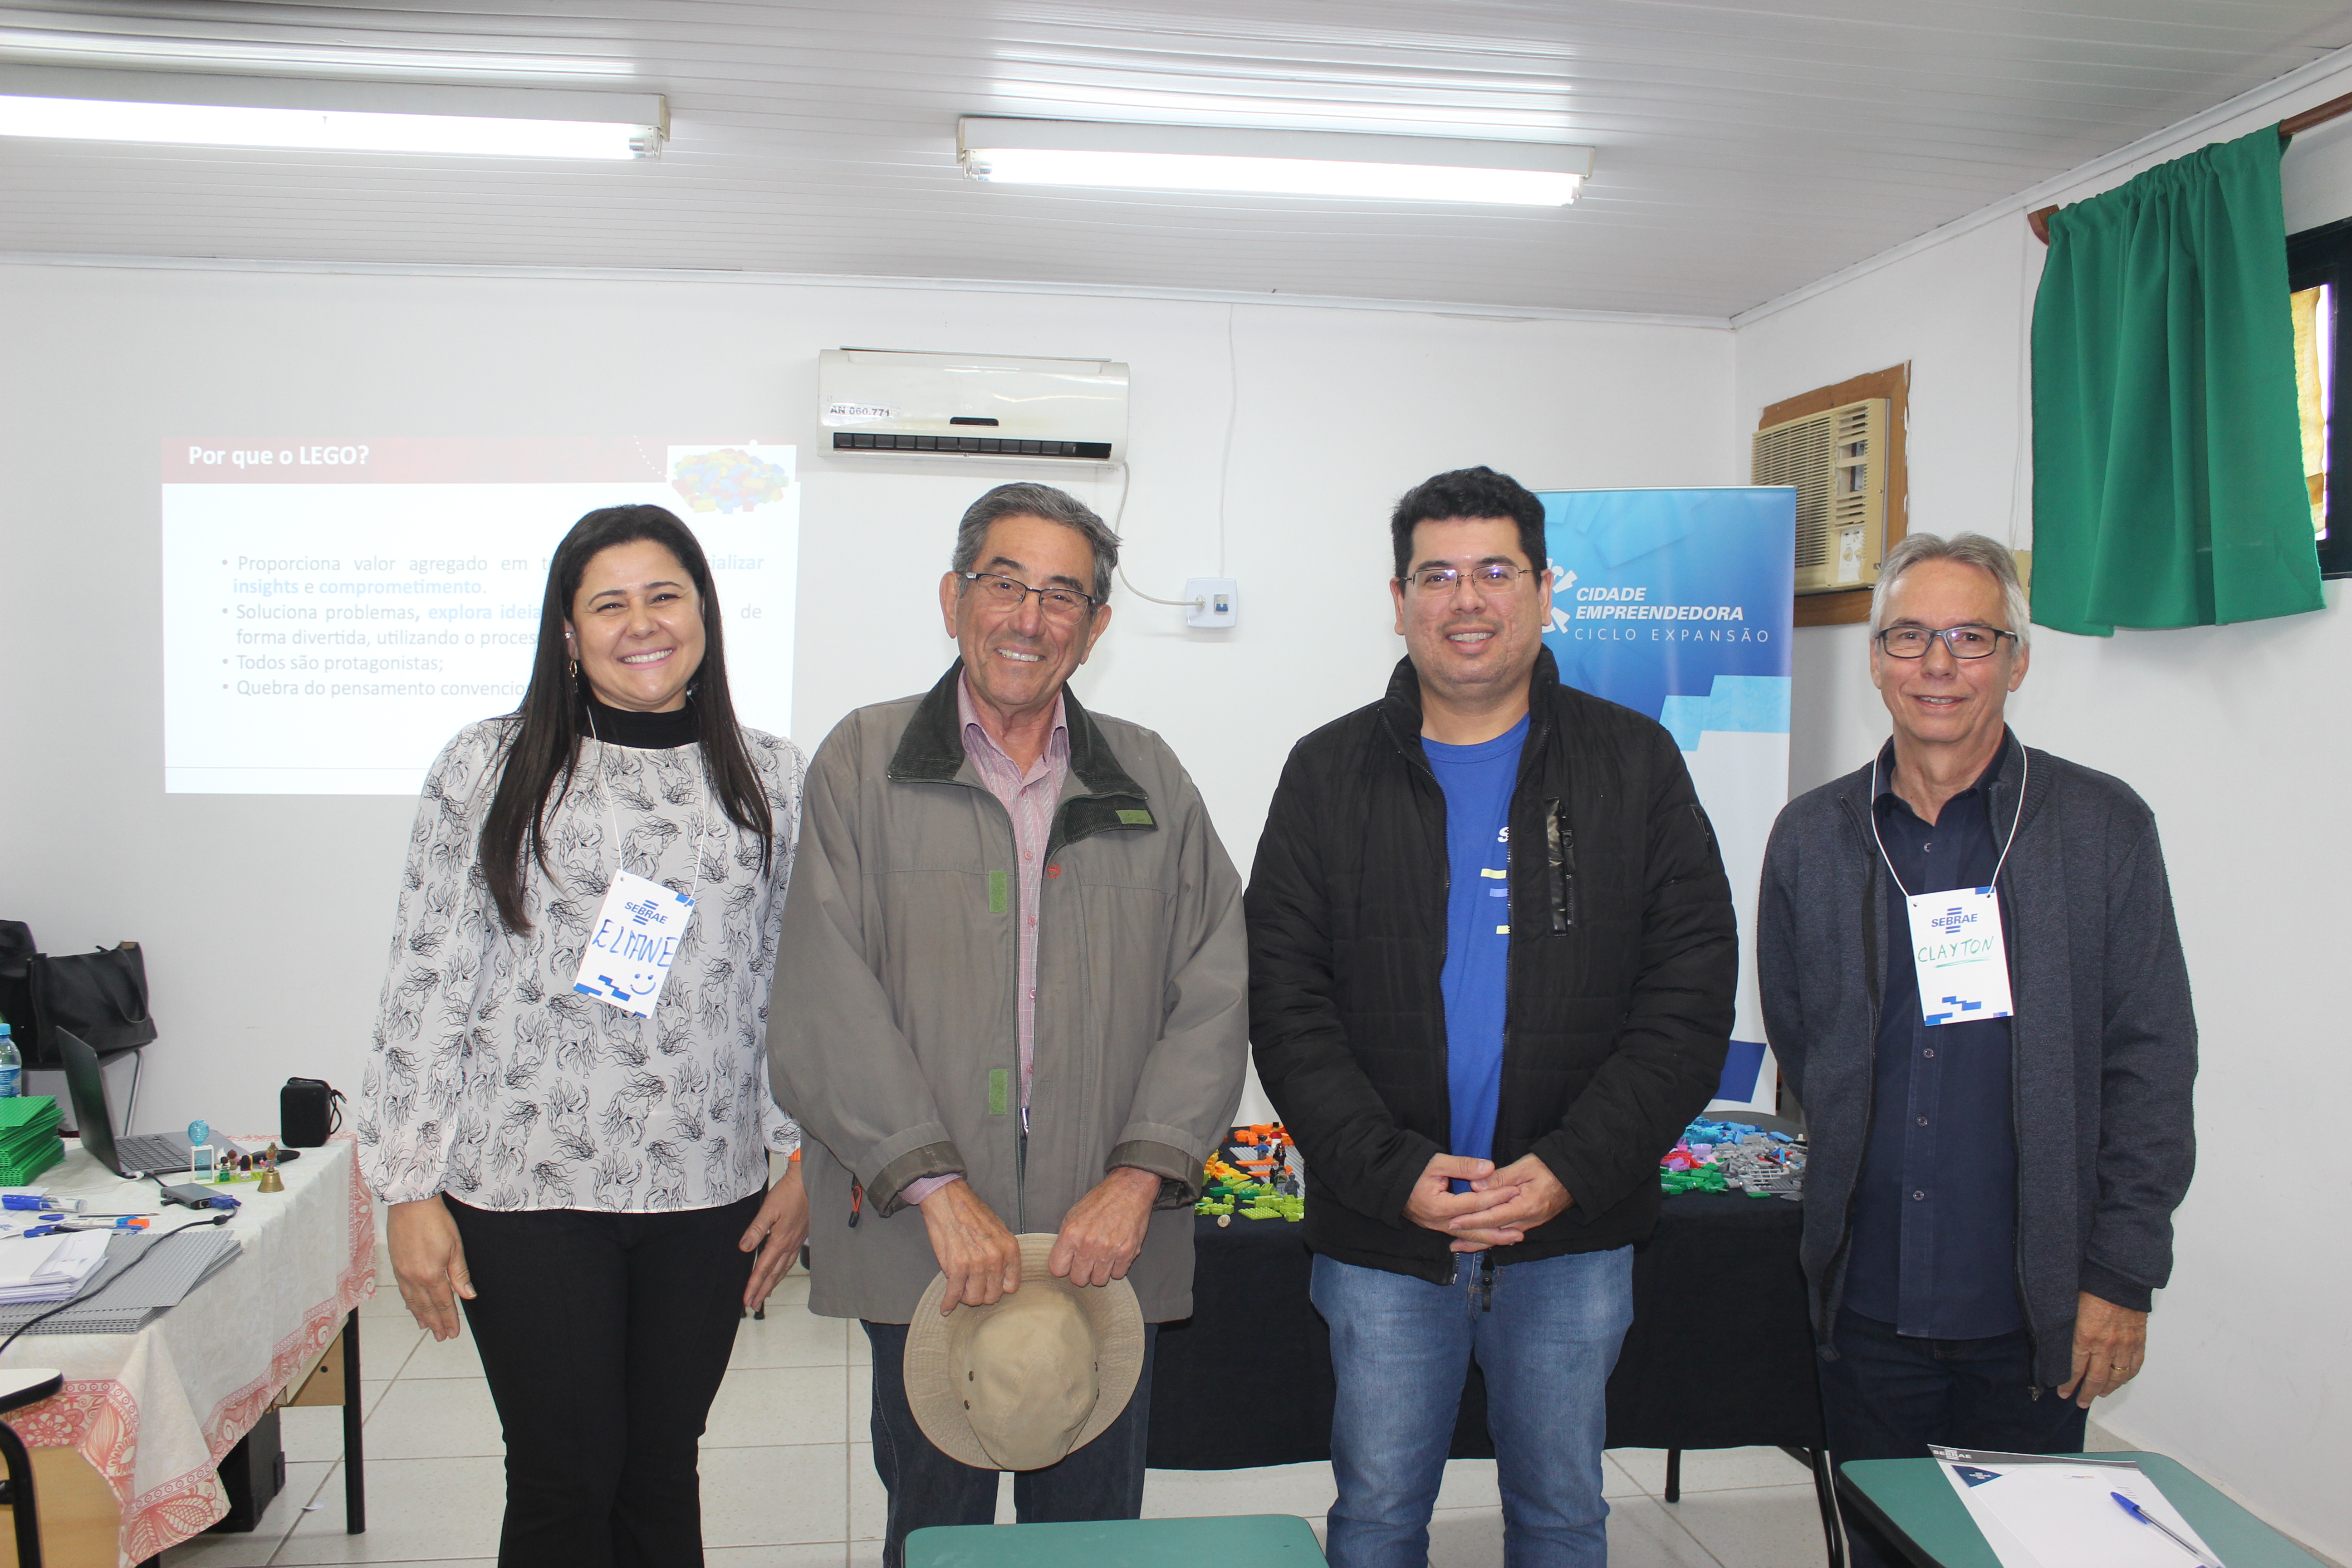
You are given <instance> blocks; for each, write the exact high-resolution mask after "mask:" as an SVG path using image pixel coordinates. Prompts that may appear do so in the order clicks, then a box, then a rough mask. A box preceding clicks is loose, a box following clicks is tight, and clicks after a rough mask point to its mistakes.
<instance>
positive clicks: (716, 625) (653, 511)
mask: <svg viewBox="0 0 2352 1568" xmlns="http://www.w3.org/2000/svg"><path fill="white" fill-rule="evenodd" d="M640 540H650V541H652V542H654V543H656V544H658V545H660V546H661V547H662V548H664V549H665V550H667V551H668V552H670V553H671V554H672V555H675V556H677V561H678V564H679V565H681V566H683V567H685V568H686V570H687V574H688V576H690V577H692V578H693V579H694V587H695V592H697V593H698V594H700V595H702V638H703V642H702V665H701V668H698V669H697V670H696V671H695V672H694V679H693V681H692V683H691V684H690V685H689V686H688V688H687V689H688V692H689V693H690V694H691V695H690V700H691V702H692V704H693V708H694V727H695V739H696V740H697V741H698V742H700V743H701V746H702V760H703V765H704V767H705V768H706V769H707V770H708V772H709V778H710V784H711V788H712V790H713V792H714V793H715V794H717V795H718V796H719V805H720V806H721V807H722V808H724V809H725V811H726V813H727V816H728V819H729V820H730V821H731V822H733V823H734V824H735V825H736V826H738V827H740V828H741V829H743V831H744V832H746V833H749V834H751V835H753V836H755V837H758V839H759V840H760V869H761V871H762V872H765V871H766V870H767V868H768V858H769V853H770V850H771V847H772V845H771V842H770V841H771V839H772V836H773V834H774V832H775V819H774V817H773V816H771V815H770V813H769V810H768V796H767V792H766V791H765V790H763V789H761V787H760V775H759V773H757V772H755V771H754V770H753V769H752V766H751V753H750V752H747V751H745V750H744V749H743V734H742V731H740V730H739V729H737V728H736V725H735V703H734V700H733V699H732V698H730V696H729V695H728V692H727V658H726V653H725V649H724V648H723V647H721V646H720V640H719V638H720V630H721V619H722V618H721V616H719V593H718V590H717V589H716V588H714V587H713V586H712V585H711V582H710V563H709V561H708V560H707V559H705V558H704V556H703V553H702V546H701V545H700V544H699V543H698V542H696V540H695V537H694V535H693V533H692V532H690V531H688V528H687V526H686V524H684V523H682V522H680V521H678V520H677V518H676V517H675V516H673V515H672V514H671V513H669V512H667V511H666V510H663V509H662V508H660V507H657V506H608V507H600V508H598V509H597V510H594V511H592V512H590V513H589V514H588V515H587V516H586V517H583V518H582V519H581V520H580V521H578V522H576V523H573V524H572V531H571V532H569V533H567V534H565V535H564V536H563V542H562V543H561V544H559V545H557V546H556V547H555V558H554V559H553V560H552V561H551V562H550V563H549V564H548V569H547V597H546V598H545V599H544V600H543V601H541V605H540V610H539V650H538V652H537V653H535V654H533V655H532V656H531V661H530V688H529V689H527V690H525V691H524V692H523V694H522V706H521V707H520V708H518V709H516V710H514V711H513V712H512V713H510V714H509V715H507V717H509V719H514V720H519V721H520V722H519V723H517V724H516V725H514V727H513V728H512V729H511V730H509V731H508V735H507V742H506V745H505V749H504V752H503V753H502V755H501V757H500V767H499V792H498V794H497V795H496V796H495V797H493V798H492V800H491V801H490V813H489V816H488V817H486V818H485V819H484V820H483V822H482V837H481V839H480V846H481V856H482V879H483V880H484V881H486V882H488V884H489V888H490V897H491V898H493V899H495V900H498V905H499V919H500V920H502V921H505V922H506V927H507V929H508V930H509V931H529V930H530V918H529V917H528V916H526V915H525V914H524V913H523V909H522V889H523V879H524V875H525V868H524V858H525V857H526V856H528V857H529V858H530V859H533V860H536V861H538V862H539V867H540V869H541V870H542V871H549V874H550V875H553V873H552V871H550V870H549V867H548V864H547V846H546V844H545V843H544V842H543V841H542V840H541V836H540V834H541V825H542V824H543V823H544V822H545V820H546V817H547V813H548V810H549V804H548V798H547V797H548V793H549V792H550V791H551V790H554V789H555V787H556V781H557V778H558V777H559V775H560V776H561V778H562V785H563V787H562V791H560V792H558V793H557V794H556V797H555V799H556V803H557V804H559V805H560V804H562V799H563V796H564V795H567V794H569V793H570V792H571V789H572V770H573V769H575V768H577V767H578V766H579V765H580V738H581V736H582V735H583V733H585V732H586V730H585V726H584V724H583V716H584V715H585V714H586V712H587V678H586V677H585V676H580V675H575V674H573V673H572V670H571V669H570V668H569V666H570V665H571V663H572V658H571V655H570V654H569V653H567V652H566V651H565V650H564V646H563V623H564V622H565V621H567V620H569V619H570V618H571V616H572V599H573V597H574V596H575V595H578V594H579V592H580V579H581V578H582V577H583V576H585V575H586V574H587V571H588V563H589V562H591V561H593V560H594V559H595V558H596V556H597V555H598V553H599V552H603V551H606V550H610V549H611V548H612V547H613V546H614V545H616V544H635V543H636V542H638V541H640Z"/></svg>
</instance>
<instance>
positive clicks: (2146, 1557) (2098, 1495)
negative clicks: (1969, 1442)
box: [1932, 1448, 2221, 1568]
mask: <svg viewBox="0 0 2352 1568" xmlns="http://www.w3.org/2000/svg"><path fill="white" fill-rule="evenodd" d="M1932 1452H1933V1453H1934V1454H1935V1456H1936V1458H1937V1459H1938V1460H1939V1461H1940V1462H1941V1465H1942V1468H1943V1471H1944V1476H1945V1479H1948V1480H1949V1481H1950V1482H1951V1483H1952V1489H1953V1490H1954V1491H1956V1492H1958V1494H1959V1498H1960V1501H1961V1502H1962V1504H1963V1505H1965V1506H1966V1507H1967V1509H1968V1510H1969V1518H1970V1519H1972V1520H1974V1521H1976V1525H1977V1528H1978V1529H1979V1530H1980V1531H1983V1532H1984V1537H1985V1542H1986V1543H1987V1544H1988V1545H1990V1547H1991V1548H1992V1549H1993V1553H1994V1555H1995V1556H1997V1557H1999V1558H2000V1561H2001V1568H2193V1565H2194V1564H2195V1563H2199V1562H2200V1561H2201V1562H2202V1563H2206V1564H2208V1565H2211V1564H2218V1563H2220V1562H2221V1559H2220V1558H2218V1557H2216V1556H2214V1555H2213V1553H2212V1552H2211V1550H2210V1548H2208V1547H2207V1546H2206V1544H2205V1542H2204V1541H2203V1539H2202V1538H2200V1536H2199V1535H2198V1534H2197V1532H2196V1531H2194V1530H2192V1529H2191V1528H2189V1521H2187V1520H2185V1519H2183V1518H2181V1516H2180V1512H2179V1510H2178V1509H2175V1508H2174V1507H2173V1506H2172V1504H2171V1502H2170V1501H2169V1500H2168V1499H2167V1498H2166V1497H2165V1495H2164V1493H2163V1492H2162V1491H2160V1490H2158V1488H2157V1485H2156V1483H2155V1482H2154V1481H2152V1480H2150V1479H2148V1477H2147V1473H2146V1472H2145V1471H2143V1470H2142V1469H2141V1468H2139V1466H2138V1464H2137V1462H2136V1461H2134V1460H2130V1459H2100V1458H2092V1457H2090V1456H2087V1455H2081V1454H2058V1455H2043V1454H1997V1453H1987V1452H1984V1451H1982V1450H1976V1449H1964V1448H1936V1449H1934V1450H1932ZM2116 1492H2120V1493H2122V1494H2123V1495H2124V1496H2126V1497H2127V1498H2129V1499H2131V1500H2132V1501H2133V1502H2135V1503H2137V1504H2138V1505H2139V1506H2140V1508H2142V1509H2143V1510H2146V1511H2147V1514H2148V1516H2149V1517H2150V1518H2152V1519H2157V1520H2160V1521H2163V1522H2164V1524H2165V1525H2166V1526H2167V1527H2168V1528H2169V1529H2170V1530H2171V1531H2173V1532H2174V1533H2175V1534H2178V1535H2179V1536H2180V1537H2181V1538H2182V1539H2184V1540H2186V1541H2189V1542H2192V1543H2193V1544H2194V1545H2195V1547H2196V1548H2197V1551H2198V1552H2201V1553H2202V1554H2203V1555H2202V1557H2201V1559H2200V1558H2199V1557H2195V1556H2192V1554H2191V1553H2190V1552H2187V1551H2184V1550H2183V1549H2182V1548H2181V1547H2180V1546H2179V1544H2177V1543H2176V1542H2172V1541H2170V1540H2168V1539H2167V1538H2166V1536H2165V1534H2164V1531H2160V1530H2157V1529H2154V1528H2152V1527H2150V1526H2148V1525H2146V1524H2143V1523H2141V1522H2140V1521H2138V1520H2136V1519H2134V1518H2132V1516H2131V1515H2129V1514H2128V1513H2126V1512H2125V1511H2124V1510H2123V1508H2122V1507H2121V1505H2119V1504H2118V1503H2117V1502H2116V1500H2115V1498H2114V1496H2113V1495H2112V1494H2114V1493H2116Z"/></svg>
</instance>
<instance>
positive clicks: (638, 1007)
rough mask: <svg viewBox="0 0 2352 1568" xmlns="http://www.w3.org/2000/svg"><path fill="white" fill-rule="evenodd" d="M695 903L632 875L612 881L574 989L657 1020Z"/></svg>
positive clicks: (681, 894)
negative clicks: (657, 1006)
mask: <svg viewBox="0 0 2352 1568" xmlns="http://www.w3.org/2000/svg"><path fill="white" fill-rule="evenodd" d="M693 915H694V900H692V899H690V898H688V897H687V896H686V895H685V894H684V893H673V892H671V891H670V890H669V889H667V888H665V887H663V886H662V885H661V884H660V883H659V882H651V881H647V880H646V879H645V878H643V877H640V876H638V875H637V874H636V873H635V872H634V871H624V872H622V873H621V874H620V875H619V876H617V877H615V878H614V879H613V888H612V890H611V891H610V892H608V893H606V894H605V895H604V908H603V909H602V910H598V911H597V912H596V930H595V933H594V934H593V936H591V937H590V938H589V939H588V950H587V952H583V953H582V954H581V955H580V973H579V974H578V976H577V977H575V978H574V979H573V980H572V990H574V991H577V992H579V993H580V994H582V995H583V996H593V997H594V998H596V1000H598V1001H599V1002H607V1003H610V1004H611V1005H614V1006H615V1007H618V1008H619V1009H621V1011H623V1012H625V1013H633V1014H635V1015H636V1016H638V1017H640V1018H650V1017H652V1016H653V1012H654V1005H655V1004H656V1003H657V1002H659V1001H660V1000H661V993H662V986H663V984H666V983H667V981H668V979H669V965H670V960H671V959H672V958H674V957H676V956H677V944H678V942H680V941H681V940H682V939H683V938H684V937H685V935H686V925H687V921H688V920H690V919H691V918H693Z"/></svg>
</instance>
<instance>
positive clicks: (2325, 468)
mask: <svg viewBox="0 0 2352 1568" xmlns="http://www.w3.org/2000/svg"><path fill="white" fill-rule="evenodd" d="M2286 268H2287V286H2288V287H2289V288H2291V289H2294V358H2295V389H2296V392H2297V395H2298V397H2299V400H2300V402H2301V404H2302V405H2303V454H2304V457H2303V467H2304V483H2305V486H2306V487H2307V488H2308V489H2310V491H2311V521H2312V531H2313V533H2314V534H2315V535H2316V536H2317V538H2318V540H2319V574H2320V575H2321V576H2323V577H2352V501H2347V503H2346V505H2345V507H2344V510H2343V515H2342V516H2340V517H2339V516H2336V515H2335V512H2336V500H2337V499H2338V497H2339V496H2340V495H2342V494H2343V492H2344V491H2345V490H2346V489H2352V487H2347V486H2342V485H2336V484H2333V483H2331V482H2330V479H2329V476H2330V475H2332V474H2333V473H2334V472H2335V470H2336V469H2337V468H2346V469H2347V472H2352V432H2347V431H2346V430H2344V429H2343V428H2341V427H2339V426H2337V425H2336V421H2335V418H2334V412H2335V410H2334V401H2335V390H2336V386H2337V385H2338V384H2340V383H2341V382H2342V380H2343V375H2342V372H2343V370H2344V354H2345V343H2344V333H2343V331H2341V330H2339V327H2338V324H2337V312H2338V310H2340V308H2341V306H2342V304H2343V301H2344V290H2345V288H2346V286H2347V285H2352V218H2347V219H2345V220H2344V221H2342V222H2340V223H2331V224H2326V225H2324V226H2321V227H2318V228H2312V229H2305V231H2304V232H2303V233H2301V234H2291V235H2289V236H2287V240H2286ZM2339 441H2340V442H2343V443H2344V444H2345V456H2346V459H2347V460H2346V462H2344V463H2338V462H2336V444H2337V443H2338V442H2339Z"/></svg>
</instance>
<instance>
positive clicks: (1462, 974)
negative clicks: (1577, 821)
mask: <svg viewBox="0 0 2352 1568" xmlns="http://www.w3.org/2000/svg"><path fill="white" fill-rule="evenodd" d="M1527 738H1528V721H1526V720H1525V719H1522V720H1520V721H1518V722H1517V723H1516V724H1514V725H1512V726H1511V727H1510V728H1509V729H1508V730H1506V731H1503V733H1501V734H1499V735H1497V736H1496V737H1495V738H1494V739H1493V740H1491V741H1481V742H1478V743H1477V744H1475V745H1472V746H1449V745H1445V744H1444V743H1442V742H1436V741H1423V742H1422V750H1423V752H1425V753H1427V755H1428V757H1429V766H1430V771H1431V772H1432V773H1435V774H1436V775H1437V784H1438V787H1439V788H1440V789H1442V790H1444V792H1445V864H1446V869H1447V877H1448V880H1447V884H1446V890H1445V964H1444V968H1443V969H1442V970H1440V971H1439V973H1438V987H1439V989H1440V990H1441V991H1442V992H1443V993H1444V997H1445V1089H1446V1094H1447V1096H1448V1099H1449V1100H1450V1103H1451V1106H1452V1110H1453V1137H1452V1145H1453V1146H1452V1148H1451V1149H1449V1150H1448V1151H1447V1152H1449V1153H1454V1154H1462V1155H1466V1156H1468V1157H1469V1158H1471V1159H1474V1160H1487V1159H1492V1158H1493V1157H1494V1152H1495V1112H1496V1109H1497V1108H1498V1107H1499V1106H1500V1104H1501V1103H1502V1094H1503V1009H1504V1005H1505V1001H1506V999H1507V996H1508V994H1509V991H1510V977H1511V967H1510V963H1511V883H1510V875H1509V873H1510V864H1511V862H1510V843H1509V837H1508V836H1509V832H1510V823H1511V793H1512V791H1513V790H1514V789H1515V788H1517V784H1518V778H1519V751H1520V748H1521V746H1522V745H1523V744H1524V743H1525V742H1526V741H1527ZM1468 1190H1469V1184H1468V1183H1467V1182H1456V1183H1454V1191H1455V1192H1467V1191H1468Z"/></svg>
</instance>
